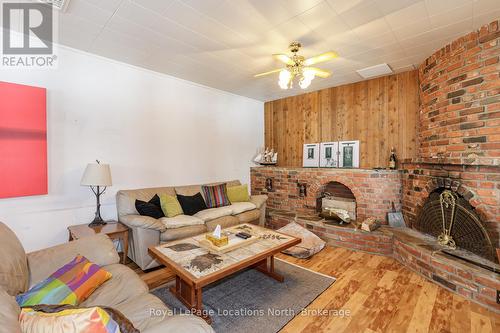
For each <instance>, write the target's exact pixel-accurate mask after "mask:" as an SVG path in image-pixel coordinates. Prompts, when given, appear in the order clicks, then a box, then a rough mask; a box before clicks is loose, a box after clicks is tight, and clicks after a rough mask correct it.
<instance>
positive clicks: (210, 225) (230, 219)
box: [205, 215, 240, 231]
mask: <svg viewBox="0 0 500 333" xmlns="http://www.w3.org/2000/svg"><path fill="white" fill-rule="evenodd" d="M205 224H206V226H207V230H208V231H214V230H215V228H216V227H217V225H218V224H220V226H221V227H222V228H223V229H224V228H229V227H232V226H235V225H238V224H240V221H239V220H238V218H237V217H236V216H233V215H228V216H223V217H219V218H218V219H215V220H212V221H208V222H206V223H205Z"/></svg>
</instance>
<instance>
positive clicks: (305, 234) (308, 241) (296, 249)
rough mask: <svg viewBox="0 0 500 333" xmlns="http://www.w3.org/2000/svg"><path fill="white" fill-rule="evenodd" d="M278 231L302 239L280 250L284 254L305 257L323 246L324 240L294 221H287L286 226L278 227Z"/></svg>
mask: <svg viewBox="0 0 500 333" xmlns="http://www.w3.org/2000/svg"><path fill="white" fill-rule="evenodd" d="M278 231H279V232H282V233H284V234H288V235H291V236H295V237H299V238H301V239H302V241H301V242H300V243H299V244H297V245H296V246H293V247H291V248H288V249H286V250H284V251H282V252H283V253H285V254H289V255H291V256H294V257H297V258H302V259H305V258H309V257H311V256H312V255H314V254H316V253H318V252H319V251H321V250H322V249H323V248H324V247H325V241H323V240H322V239H321V238H319V237H318V236H316V235H315V234H313V233H312V232H310V231H309V230H307V229H306V228H304V227H302V226H300V225H299V224H297V223H295V222H290V223H288V224H287V225H286V226H284V227H282V228H280V229H278Z"/></svg>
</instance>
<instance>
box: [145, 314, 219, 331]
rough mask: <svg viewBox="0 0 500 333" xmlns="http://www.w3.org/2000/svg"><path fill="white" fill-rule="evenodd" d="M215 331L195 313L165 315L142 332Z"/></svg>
mask: <svg viewBox="0 0 500 333" xmlns="http://www.w3.org/2000/svg"><path fill="white" fill-rule="evenodd" d="M170 332H172V333H215V331H214V330H213V328H212V327H211V326H210V325H208V324H207V322H206V321H204V320H203V319H201V318H200V317H197V316H195V315H182V316H181V315H179V316H166V317H165V319H163V321H162V322H161V323H159V324H157V325H155V326H149V327H148V329H147V330H146V331H142V333H170Z"/></svg>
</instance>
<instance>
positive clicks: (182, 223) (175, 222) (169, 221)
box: [160, 215, 205, 229]
mask: <svg viewBox="0 0 500 333" xmlns="http://www.w3.org/2000/svg"><path fill="white" fill-rule="evenodd" d="M160 221H161V222H162V223H163V224H164V225H165V227H167V229H175V228H182V227H187V226H193V225H202V224H205V222H204V221H203V220H202V219H200V218H199V217H196V216H189V215H177V216H175V217H162V218H161V219H160Z"/></svg>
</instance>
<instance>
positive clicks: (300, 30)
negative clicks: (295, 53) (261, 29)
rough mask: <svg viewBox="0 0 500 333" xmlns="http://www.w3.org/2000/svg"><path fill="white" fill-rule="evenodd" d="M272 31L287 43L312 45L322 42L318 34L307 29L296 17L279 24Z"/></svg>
mask: <svg viewBox="0 0 500 333" xmlns="http://www.w3.org/2000/svg"><path fill="white" fill-rule="evenodd" d="M272 31H273V32H275V33H277V34H279V35H280V36H281V37H282V38H285V39H287V40H288V41H289V42H292V41H300V42H301V43H302V44H303V45H308V44H313V43H316V42H318V41H321V40H322V38H321V36H320V35H319V34H317V33H316V32H314V31H312V30H311V29H309V28H308V27H307V26H306V25H305V24H304V23H302V22H301V21H300V20H299V19H298V18H297V17H295V18H292V19H290V20H288V21H286V22H283V23H281V24H280V25H278V26H277V27H275V28H274V29H273V30H272Z"/></svg>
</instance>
